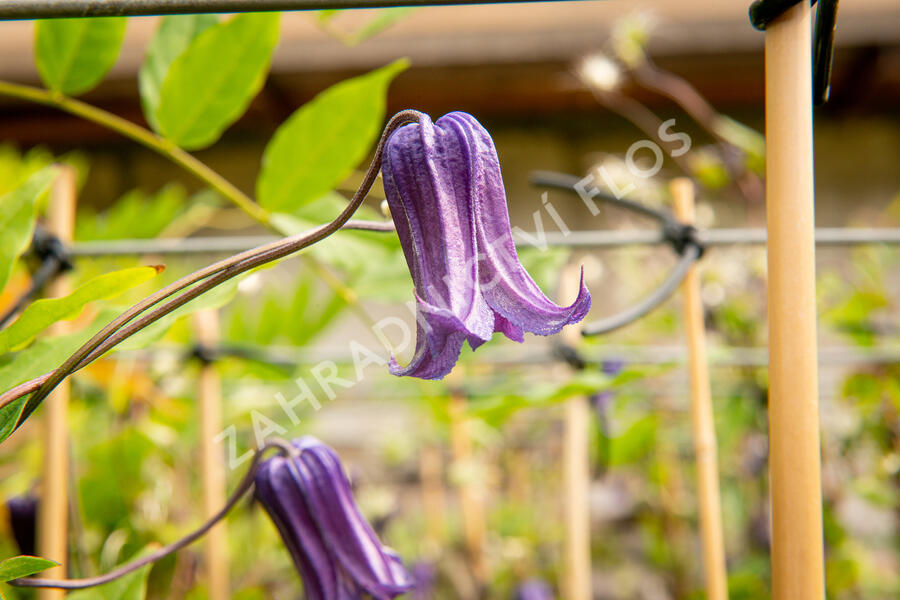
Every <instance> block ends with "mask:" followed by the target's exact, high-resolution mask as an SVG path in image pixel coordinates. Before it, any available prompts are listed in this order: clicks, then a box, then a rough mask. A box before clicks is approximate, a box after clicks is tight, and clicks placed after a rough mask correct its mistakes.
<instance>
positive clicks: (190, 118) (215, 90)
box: [156, 13, 279, 149]
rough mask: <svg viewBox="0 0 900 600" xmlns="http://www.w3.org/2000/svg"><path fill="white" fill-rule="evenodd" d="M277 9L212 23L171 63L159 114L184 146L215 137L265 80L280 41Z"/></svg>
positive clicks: (160, 123)
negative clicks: (274, 11) (215, 23)
mask: <svg viewBox="0 0 900 600" xmlns="http://www.w3.org/2000/svg"><path fill="white" fill-rule="evenodd" d="M278 23H279V15H278V13H248V14H242V15H239V16H237V17H234V18H233V19H231V20H230V21H227V22H225V23H220V24H218V25H215V26H213V27H210V28H208V29H207V30H206V31H204V32H203V33H201V34H200V35H198V36H197V37H196V38H195V39H194V40H193V41H192V42H191V43H190V45H189V46H188V47H187V49H186V50H185V51H184V52H182V53H181V55H180V56H178V58H176V59H175V60H174V61H173V62H172V64H171V66H170V67H169V72H168V75H166V78H165V80H164V81H163V83H162V89H161V90H160V94H159V105H158V108H157V109H156V120H157V125H158V126H159V131H160V133H162V134H163V135H164V136H165V137H167V138H169V139H170V140H171V141H173V142H175V143H176V144H178V145H179V146H181V147H183V148H188V149H198V148H203V147H205V146H208V145H210V144H212V143H213V142H215V141H216V140H217V139H218V138H219V136H220V135H222V132H223V131H225V129H226V128H227V127H228V126H229V125H231V124H232V123H234V122H235V121H236V120H237V119H238V118H240V116H241V115H242V114H244V111H245V110H247V106H248V105H249V104H250V101H251V100H252V99H253V97H254V96H256V94H257V92H259V90H260V88H261V87H262V85H263V82H264V81H265V77H266V72H267V71H268V67H269V61H270V59H271V57H272V51H273V50H274V49H275V44H276V43H277V42H278Z"/></svg>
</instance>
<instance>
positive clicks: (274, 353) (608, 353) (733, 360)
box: [118, 344, 900, 368]
mask: <svg viewBox="0 0 900 600" xmlns="http://www.w3.org/2000/svg"><path fill="white" fill-rule="evenodd" d="M212 350H213V352H214V353H215V356H216V358H217V359H225V358H236V359H238V360H250V361H256V362H263V363H267V364H272V365H276V366H283V367H296V366H298V365H303V364H315V363H318V362H321V361H333V362H335V363H337V364H341V365H352V364H353V360H354V359H353V356H351V355H350V354H349V353H348V352H347V350H346V349H343V348H340V347H325V348H316V349H314V350H312V349H308V348H304V347H294V346H265V347H258V346H252V345H251V346H228V345H226V346H221V347H219V348H214V349H212ZM508 350H509V349H508V348H505V349H504V351H503V352H502V353H501V352H485V353H484V354H482V355H481V357H480V358H479V363H480V364H489V365H495V366H498V367H508V368H512V367H518V366H529V365H536V364H548V363H552V362H554V361H558V360H559V359H558V357H556V356H555V355H554V354H553V352H552V351H550V350H547V349H535V350H521V351H514V352H509V351H508ZM189 352H190V349H189V348H187V347H185V346H172V345H163V346H159V347H157V348H151V349H140V350H122V351H120V352H118V353H119V354H122V355H124V356H128V357H130V358H136V359H151V358H153V357H156V356H167V355H168V356H171V357H173V358H175V359H178V360H182V359H184V357H185V356H187V355H188V354H189ZM581 354H582V358H584V359H585V360H586V361H587V362H588V363H589V364H603V363H604V362H607V361H617V362H618V361H621V362H624V363H626V364H628V365H684V364H686V362H687V356H686V355H685V352H684V347H683V346H677V345H675V346H665V345H653V346H633V345H606V344H605V345H604V346H603V347H602V348H585V349H583V351H582V353H581ZM818 360H819V364H821V365H830V366H841V365H847V366H852V365H856V366H861V365H892V364H898V363H900V346H883V347H874V348H862V347H855V346H820V347H819V350H818ZM709 363H710V366H712V367H718V368H730V367H766V366H767V365H768V364H769V353H768V350H767V349H766V348H764V347H753V346H743V347H741V346H713V347H711V348H710V349H709Z"/></svg>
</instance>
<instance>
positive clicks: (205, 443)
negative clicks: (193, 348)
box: [194, 310, 230, 598]
mask: <svg viewBox="0 0 900 600" xmlns="http://www.w3.org/2000/svg"><path fill="white" fill-rule="evenodd" d="M194 328H195V330H196V332H197V342H198V343H199V344H201V345H202V346H204V347H206V348H211V347H214V346H215V345H216V344H218V342H219V315H218V313H217V312H216V311H215V310H201V311H198V312H197V313H196V314H195V315H194ZM199 405H200V407H199V410H200V471H201V477H202V485H203V516H204V517H206V518H208V517H211V516H212V515H214V514H216V512H218V511H219V509H220V508H221V507H222V505H224V504H225V498H226V489H225V485H226V483H225V455H224V452H223V449H222V448H221V447H220V446H219V444H218V443H216V441H215V439H216V436H217V435H218V434H219V433H220V432H221V431H222V385H221V382H220V381H219V374H218V372H217V371H216V367H215V365H213V364H212V363H209V362H207V363H204V364H203V366H202V367H201V370H200V384H199ZM204 559H205V567H206V577H207V582H208V585H209V597H210V598H229V597H230V595H229V571H228V532H227V530H226V528H225V521H219V523H218V524H216V526H215V527H213V528H212V529H210V531H209V533H207V534H206V541H205V545H204Z"/></svg>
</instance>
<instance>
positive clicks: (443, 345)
mask: <svg viewBox="0 0 900 600" xmlns="http://www.w3.org/2000/svg"><path fill="white" fill-rule="evenodd" d="M382 174H383V176H384V188H385V195H386V196H387V201H388V206H389V207H390V210H391V217H392V218H393V220H394V224H395V226H396V228H397V233H398V235H399V236H400V243H401V245H402V246H403V252H404V254H405V255H406V262H407V264H408V265H409V270H410V273H411V274H412V278H413V283H414V284H415V295H416V312H417V318H416V321H417V326H418V327H417V334H416V350H415V354H414V356H413V358H412V360H411V361H410V363H409V364H408V365H407V366H405V367H401V366H400V365H398V364H397V363H396V361H394V360H392V362H391V372H392V373H394V374H395V375H412V376H414V377H421V378H423V379H441V378H442V377H444V376H445V375H446V374H447V373H449V372H450V371H451V370H452V369H453V366H454V365H455V364H456V361H457V359H458V358H459V353H460V351H461V349H462V344H463V342H464V341H468V342H469V345H470V346H471V347H472V349H475V348H477V347H478V346H480V345H481V344H483V343H484V342H486V341H488V340H489V339H490V338H491V336H492V335H493V334H494V333H495V332H501V333H503V334H504V335H506V337H508V338H510V339H512V340H515V341H517V342H521V341H523V339H524V332H525V331H529V332H531V333H535V334H538V335H550V334H553V333H557V332H558V331H559V330H560V329H562V328H563V327H564V326H565V325H568V324H570V323H576V322H578V321H580V320H582V319H583V318H584V316H585V315H586V314H587V312H588V310H589V309H590V306H591V296H590V294H589V293H588V291H587V288H586V287H585V286H584V282H583V281H582V283H581V288H580V292H579V294H578V297H577V298H576V299H575V301H574V303H573V304H572V305H571V306H565V307H563V306H558V305H556V304H555V303H554V302H553V301H551V300H550V299H548V298H547V297H546V296H545V295H544V294H543V293H542V292H541V290H540V289H539V288H538V286H537V284H535V282H534V280H533V279H532V278H531V276H529V275H528V273H527V272H526V271H525V268H524V267H523V266H522V263H521V262H520V261H519V257H518V255H517V253H516V248H515V245H514V243H513V237H512V231H511V230H510V225H509V212H508V209H507V206H506V192H505V190H504V188H503V179H502V177H501V175H500V162H499V159H498V158H497V151H496V149H495V148H494V142H493V140H492V139H491V136H490V134H488V132H487V131H486V130H485V129H484V127H482V126H481V124H480V123H479V122H478V121H476V120H475V118H474V117H473V116H472V115H469V114H466V113H463V112H453V113H449V114H447V115H444V116H443V117H441V118H440V119H438V120H437V122H436V123H432V122H431V119H430V118H429V117H428V116H427V115H423V116H422V117H421V119H420V120H419V122H418V123H411V124H408V125H405V126H403V127H401V128H400V129H398V130H397V131H395V132H394V133H393V134H391V137H390V138H389V139H388V142H387V145H386V148H385V152H384V159H383V166H382Z"/></svg>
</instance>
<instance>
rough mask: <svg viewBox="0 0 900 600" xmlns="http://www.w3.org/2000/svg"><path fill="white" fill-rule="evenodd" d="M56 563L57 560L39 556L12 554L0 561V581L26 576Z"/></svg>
mask: <svg viewBox="0 0 900 600" xmlns="http://www.w3.org/2000/svg"><path fill="white" fill-rule="evenodd" d="M57 565H59V563H58V562H56V561H54V560H49V559H46V558H41V557H40V556H28V555H22V556H13V557H12V558H7V559H6V560H4V561H3V562H0V581H12V580H13V579H18V578H19V577H28V576H29V575H34V574H35V573H40V572H41V571H44V570H46V569H49V568H50V567H55V566H57Z"/></svg>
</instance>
